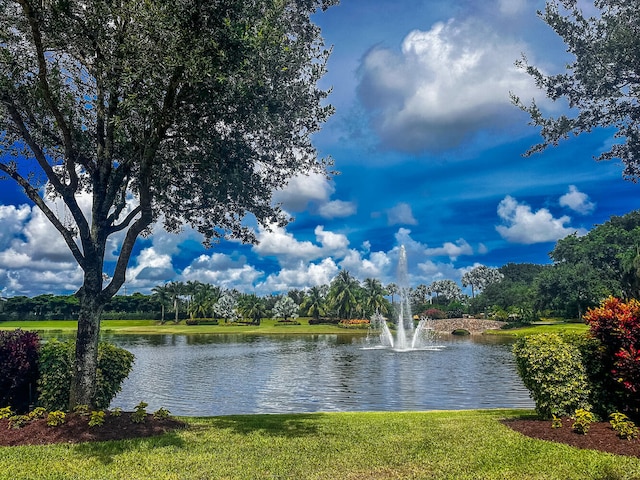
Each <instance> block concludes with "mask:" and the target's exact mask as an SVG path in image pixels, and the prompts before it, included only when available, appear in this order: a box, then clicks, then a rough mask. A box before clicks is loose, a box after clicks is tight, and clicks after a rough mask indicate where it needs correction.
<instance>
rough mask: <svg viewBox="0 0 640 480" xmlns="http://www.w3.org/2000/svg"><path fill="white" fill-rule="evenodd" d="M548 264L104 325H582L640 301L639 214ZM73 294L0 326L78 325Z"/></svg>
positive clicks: (313, 291)
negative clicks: (415, 319) (594, 310)
mask: <svg viewBox="0 0 640 480" xmlns="http://www.w3.org/2000/svg"><path fill="white" fill-rule="evenodd" d="M549 255H550V258H551V259H552V260H553V263H552V264H549V265H538V264H531V263H508V264H506V265H503V266H502V267H500V268H491V267H486V266H484V265H477V266H475V267H473V268H471V269H470V270H468V271H467V272H466V273H465V274H464V275H463V276H462V279H461V283H462V286H463V287H470V288H471V297H469V296H467V295H465V294H464V293H463V291H462V289H461V288H460V286H459V285H458V284H457V283H456V282H454V281H453V280H448V279H441V280H436V281H434V282H432V283H431V284H429V285H425V284H420V285H417V286H415V287H412V288H406V289H405V291H403V289H402V287H400V286H398V285H397V284H395V283H389V284H387V285H383V284H382V283H381V282H380V281H379V280H377V279H374V278H367V279H365V280H364V281H363V282H360V281H359V280H357V279H356V278H355V277H353V275H351V273H350V272H349V271H348V270H342V271H340V272H339V273H338V275H337V276H336V277H335V278H334V279H333V281H332V282H331V283H330V284H329V285H319V286H314V287H311V288H309V289H306V290H300V289H292V290H290V291H289V292H287V293H286V294H280V295H266V296H258V295H256V294H253V293H242V292H239V291H237V290H227V289H224V288H221V287H219V286H215V285H211V284H207V283H202V282H199V281H188V282H169V283H166V284H164V285H158V286H156V287H154V288H153V289H152V294H150V295H144V294H141V293H134V294H132V295H117V296H115V297H113V298H112V299H111V300H110V301H109V302H108V304H107V306H106V307H105V310H104V312H103V314H102V318H103V319H115V320H117V319H131V320H135V319H152V320H158V321H160V322H162V323H164V322H167V321H171V322H179V321H181V320H187V321H191V322H196V321H203V320H213V321H218V320H220V321H224V322H235V321H244V322H249V323H254V324H259V323H260V321H261V319H263V318H278V319H281V320H282V321H292V320H294V319H295V318H297V317H299V316H304V317H310V318H311V319H312V322H317V323H320V322H331V321H335V322H337V321H339V320H341V319H355V318H370V317H371V316H372V315H373V314H374V313H376V312H379V313H381V314H382V315H384V316H387V317H388V318H390V319H391V320H395V316H396V313H395V306H396V305H397V304H398V303H399V302H400V298H401V297H402V296H403V295H405V296H407V297H408V299H409V302H410V305H411V309H412V311H413V313H414V314H417V315H426V316H431V317H433V318H444V317H455V316H461V315H462V314H463V313H470V314H474V315H477V314H483V315H485V316H487V317H491V318H497V319H500V320H505V321H511V322H519V323H526V322H530V321H532V320H535V319H538V318H540V317H552V316H557V317H563V318H581V317H582V314H583V313H584V312H586V310H587V309H588V308H590V307H595V306H597V305H599V303H600V302H601V301H602V300H603V299H604V298H606V297H608V296H609V295H613V296H615V297H619V298H623V299H630V298H640V210H636V211H633V212H630V213H628V214H627V215H624V216H621V217H616V216H614V217H611V219H610V220H609V221H607V222H606V223H604V224H602V225H598V226H596V227H595V228H594V229H592V230H591V231H590V232H589V233H588V234H587V235H584V236H581V237H580V236H577V235H570V236H568V237H566V238H564V239H562V240H559V241H558V242H557V243H556V246H555V248H554V249H553V250H552V251H551V252H550V254H549ZM78 312H79V304H78V300H77V298H76V297H75V296H74V295H51V294H46V295H38V296H36V297H32V298H29V297H25V296H17V297H11V298H6V299H3V300H2V301H1V302H0V320H61V319H75V318H77V315H78Z"/></svg>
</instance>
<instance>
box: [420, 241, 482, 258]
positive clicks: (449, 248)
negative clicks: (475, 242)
mask: <svg viewBox="0 0 640 480" xmlns="http://www.w3.org/2000/svg"><path fill="white" fill-rule="evenodd" d="M426 253H427V255H430V256H433V257H440V256H446V257H449V258H450V259H451V260H457V258H458V257H459V256H461V255H473V247H471V245H469V243H467V241H466V240H465V239H464V238H459V239H458V240H456V242H455V243H453V242H445V243H443V244H442V246H441V247H436V248H427V249H426Z"/></svg>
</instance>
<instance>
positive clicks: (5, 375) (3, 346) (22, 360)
mask: <svg viewBox="0 0 640 480" xmlns="http://www.w3.org/2000/svg"><path fill="white" fill-rule="evenodd" d="M39 349H40V338H39V337H38V334H37V333H34V332H25V331H22V330H20V329H18V330H15V331H0V407H5V406H10V407H12V408H13V409H14V410H15V411H17V412H26V411H28V410H29V405H30V404H31V403H33V401H34V400H35V394H36V380H37V378H38V351H39Z"/></svg>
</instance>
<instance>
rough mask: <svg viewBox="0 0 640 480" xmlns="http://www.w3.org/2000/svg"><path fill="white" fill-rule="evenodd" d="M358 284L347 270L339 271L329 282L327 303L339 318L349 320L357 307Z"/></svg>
mask: <svg viewBox="0 0 640 480" xmlns="http://www.w3.org/2000/svg"><path fill="white" fill-rule="evenodd" d="M360 289H361V287H360V283H359V282H358V280H356V279H355V278H354V277H352V276H351V274H350V273H349V272H348V271H347V270H341V271H340V272H339V273H338V275H337V276H336V277H335V278H334V279H333V281H332V282H331V287H330V289H329V296H328V302H329V304H330V305H331V307H332V308H333V309H334V310H335V311H336V312H337V314H338V316H339V317H340V318H346V319H347V320H348V319H350V318H351V314H352V312H354V311H355V310H356V307H357V305H358V295H359V294H360V291H359V290H360Z"/></svg>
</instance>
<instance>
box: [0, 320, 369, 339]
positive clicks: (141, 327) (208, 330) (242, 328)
mask: <svg viewBox="0 0 640 480" xmlns="http://www.w3.org/2000/svg"><path fill="white" fill-rule="evenodd" d="M298 322H299V323H300V325H287V324H280V323H278V322H277V321H276V320H274V319H264V320H263V321H262V322H261V324H260V325H237V324H223V323H221V324H220V325H186V324H185V323H184V322H182V323H178V324H174V323H173V322H171V321H169V322H166V323H165V324H163V325H161V324H160V323H159V322H158V321H155V320H103V321H102V322H101V323H100V330H101V331H102V332H105V333H119V334H145V335H155V334H161V335H165V334H169V335H171V334H181V335H195V334H227V333H233V334H237V333H249V334H280V333H295V334H307V335H308V334H312V335H314V334H315V335H322V334H347V333H348V334H354V333H356V334H357V333H358V332H361V333H362V334H366V332H367V331H366V330H351V329H345V328H340V327H338V326H336V325H309V320H308V319H298ZM77 326H78V322H76V321H72V320H44V321H6V322H0V330H14V329H16V328H21V329H22V330H33V331H38V332H43V333H66V334H71V333H74V332H75V331H76V329H77Z"/></svg>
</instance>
